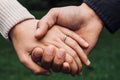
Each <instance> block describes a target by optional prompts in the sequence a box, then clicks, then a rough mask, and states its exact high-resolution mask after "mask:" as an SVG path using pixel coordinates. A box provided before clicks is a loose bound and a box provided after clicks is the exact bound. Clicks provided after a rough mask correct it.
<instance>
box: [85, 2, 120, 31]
mask: <svg viewBox="0 0 120 80" xmlns="http://www.w3.org/2000/svg"><path fill="white" fill-rule="evenodd" d="M84 3H86V4H87V5H88V6H90V7H91V8H92V9H93V10H94V11H95V12H96V14H97V15H98V16H99V17H100V18H101V20H102V21H103V23H104V25H105V27H106V28H107V29H108V30H109V31H110V32H112V33H113V32H115V31H117V30H118V29H119V28H120V0H84Z"/></svg>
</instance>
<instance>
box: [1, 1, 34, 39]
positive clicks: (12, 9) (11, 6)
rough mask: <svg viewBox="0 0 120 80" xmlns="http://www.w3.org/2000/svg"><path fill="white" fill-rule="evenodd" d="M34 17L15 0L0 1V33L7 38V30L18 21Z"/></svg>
mask: <svg viewBox="0 0 120 80" xmlns="http://www.w3.org/2000/svg"><path fill="white" fill-rule="evenodd" d="M30 18H34V16H33V15H31V14H30V13H29V11H28V10H27V9H26V8H24V7H23V6H22V5H21V4H20V3H19V2H18V1H17V0H2V1H0V33H1V34H2V36H3V37H4V38H5V39H8V33H9V31H10V30H11V29H12V28H13V27H14V26H15V25H16V24H18V23H19V22H21V21H23V20H26V19H30Z"/></svg>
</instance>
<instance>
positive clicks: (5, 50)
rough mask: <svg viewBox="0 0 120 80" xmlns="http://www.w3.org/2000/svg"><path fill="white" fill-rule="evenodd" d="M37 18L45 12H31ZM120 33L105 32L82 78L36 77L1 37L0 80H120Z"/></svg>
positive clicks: (10, 45)
mask: <svg viewBox="0 0 120 80" xmlns="http://www.w3.org/2000/svg"><path fill="white" fill-rule="evenodd" d="M31 13H32V14H34V15H36V17H37V18H39V17H42V15H43V14H45V13H46V11H45V12H38V11H31ZM119 34H120V31H118V32H116V33H115V34H114V35H112V34H110V33H109V32H108V31H107V30H105V29H104V30H103V32H102V34H101V36H100V39H99V41H98V44H97V45H96V47H95V49H94V50H93V51H92V52H91V54H90V56H89V58H90V60H91V62H92V65H91V67H90V68H86V67H84V69H83V75H82V76H75V77H72V76H71V75H67V74H63V73H52V74H51V76H49V77H46V76H41V75H37V76H36V75H34V74H32V73H31V72H30V71H29V70H28V69H26V68H25V67H24V66H23V65H21V63H20V62H19V60H18V58H17V56H16V54H15V51H14V49H13V47H12V44H11V43H10V42H8V41H6V40H5V39H3V38H2V37H1V36H0V80H120V77H119V75H120V62H119V61H120V49H119V48H120V45H119V41H120V36H119Z"/></svg>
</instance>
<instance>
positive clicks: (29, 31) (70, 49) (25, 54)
mask: <svg viewBox="0 0 120 80" xmlns="http://www.w3.org/2000/svg"><path fill="white" fill-rule="evenodd" d="M37 22H38V21H37V20H26V21H23V22H21V23H19V24H18V25H16V26H15V27H14V28H13V29H12V30H11V32H10V38H11V40H12V43H13V45H14V48H15V50H16V53H17V55H18V57H19V59H20V62H21V63H23V64H24V65H25V66H26V67H27V68H29V69H30V70H31V71H33V72H34V73H35V74H44V75H49V74H50V73H49V71H48V70H46V69H44V68H42V67H40V66H39V65H38V64H36V63H35V62H33V61H32V59H31V55H30V54H32V51H34V49H35V48H36V47H40V48H41V50H40V52H41V53H43V52H44V51H46V50H48V48H49V47H48V46H50V45H53V46H55V48H56V50H58V53H59V51H60V52H61V53H60V54H63V56H64V54H66V55H65V56H66V57H65V61H66V62H67V63H69V65H70V68H71V74H73V75H74V74H76V73H77V72H78V71H80V70H81V66H82V64H81V60H82V62H84V63H85V64H86V65H89V61H88V58H87V56H86V55H85V54H84V52H83V51H82V49H81V48H80V46H79V44H80V45H81V43H82V41H83V40H82V39H81V38H80V37H79V36H78V35H76V34H75V33H72V32H71V31H67V32H69V33H67V34H66V33H65V32H66V31H64V30H62V29H58V28H57V27H58V26H57V27H54V28H53V29H51V30H50V31H49V32H48V34H47V35H46V37H44V38H43V39H41V40H36V39H35V37H34V33H35V31H36V28H37ZM54 31H55V32H54ZM53 35H54V36H53ZM65 35H69V37H67V39H66V40H65V38H64V36H65ZM77 39H78V40H77ZM63 40H65V41H63ZM75 40H76V41H75ZM69 41H70V42H71V41H72V42H73V43H72V44H71V43H70V42H69ZM68 45H69V46H68ZM83 47H86V46H84V45H83ZM61 48H62V50H61ZM53 50H54V49H53ZM74 50H75V51H74ZM48 52H49V51H46V54H47V53H48ZM46 54H43V56H44V55H46ZM77 54H79V57H80V58H81V59H79V57H78V56H77ZM56 55H58V54H56V53H55V54H54V55H53V56H56ZM52 59H53V58H52ZM69 59H70V60H69ZM55 61H56V58H54V63H57V62H55ZM44 62H46V60H45V59H44V58H43V60H42V64H44ZM61 62H63V61H61ZM61 62H60V64H61ZM64 65H66V63H64Z"/></svg>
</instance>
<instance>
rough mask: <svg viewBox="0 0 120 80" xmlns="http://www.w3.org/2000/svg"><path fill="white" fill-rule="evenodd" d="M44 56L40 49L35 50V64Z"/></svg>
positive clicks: (33, 54)
mask: <svg viewBox="0 0 120 80" xmlns="http://www.w3.org/2000/svg"><path fill="white" fill-rule="evenodd" d="M42 55H43V50H42V49H41V48H40V47H36V48H34V49H33V51H32V54H31V58H32V60H33V61H34V62H37V61H40V60H41V57H42Z"/></svg>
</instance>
